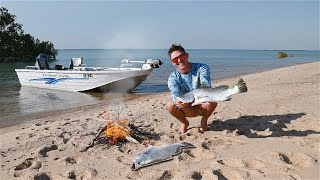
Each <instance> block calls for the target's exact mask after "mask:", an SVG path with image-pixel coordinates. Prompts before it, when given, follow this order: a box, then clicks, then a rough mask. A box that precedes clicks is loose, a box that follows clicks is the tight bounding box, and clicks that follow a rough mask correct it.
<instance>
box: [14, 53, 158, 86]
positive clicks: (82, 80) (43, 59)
mask: <svg viewBox="0 0 320 180" xmlns="http://www.w3.org/2000/svg"><path fill="white" fill-rule="evenodd" d="M134 64H140V66H139V67H136V66H134ZM160 65H162V62H161V61H160V60H159V59H156V60H154V59H147V60H145V61H134V60H129V59H124V60H122V64H121V65H120V67H117V68H107V67H87V66H86V65H85V64H83V58H71V62H70V66H69V67H63V66H61V65H55V67H54V68H52V69H51V68H50V67H49V63H48V56H47V55H46V54H40V55H39V56H38V57H37V58H36V63H35V66H26V68H25V69H15V71H16V73H17V76H18V78H19V82H20V84H21V86H29V87H37V88H45V89H54V90H65V91H78V92H82V91H91V90H93V91H103V92H109V91H121V92H124V91H125V92H130V91H132V90H133V89H134V88H136V87H137V86H138V85H139V84H140V83H142V82H143V81H144V80H145V79H146V78H147V76H148V75H149V74H150V73H151V72H152V70H153V69H154V68H159V66H160Z"/></svg>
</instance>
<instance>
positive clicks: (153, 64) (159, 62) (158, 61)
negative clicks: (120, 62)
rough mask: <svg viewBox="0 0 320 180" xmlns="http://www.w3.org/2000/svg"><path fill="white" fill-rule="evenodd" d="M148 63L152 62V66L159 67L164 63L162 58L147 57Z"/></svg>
mask: <svg viewBox="0 0 320 180" xmlns="http://www.w3.org/2000/svg"><path fill="white" fill-rule="evenodd" d="M146 64H150V66H151V67H152V68H159V66H161V65H162V64H163V63H162V61H160V59H155V60H154V59H147V61H146Z"/></svg>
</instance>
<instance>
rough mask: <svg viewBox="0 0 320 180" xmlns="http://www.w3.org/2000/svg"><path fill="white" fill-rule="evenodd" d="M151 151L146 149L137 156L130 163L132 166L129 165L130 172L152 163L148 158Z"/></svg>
mask: <svg viewBox="0 0 320 180" xmlns="http://www.w3.org/2000/svg"><path fill="white" fill-rule="evenodd" d="M151 149H152V148H151V147H150V148H147V149H145V150H144V151H142V152H141V153H139V154H138V156H137V157H136V158H135V159H134V160H133V162H132V165H131V169H132V170H135V171H136V170H138V169H140V168H142V167H144V166H147V165H149V164H150V163H151V162H152V159H151V158H150V156H149V154H150V151H151Z"/></svg>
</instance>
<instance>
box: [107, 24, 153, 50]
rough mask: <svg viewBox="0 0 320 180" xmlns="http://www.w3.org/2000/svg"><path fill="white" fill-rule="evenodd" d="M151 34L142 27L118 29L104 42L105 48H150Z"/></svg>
mask: <svg viewBox="0 0 320 180" xmlns="http://www.w3.org/2000/svg"><path fill="white" fill-rule="evenodd" d="M150 36H151V34H150V33H149V32H148V31H147V30H145V29H142V28H128V29H126V30H125V31H121V30H120V31H118V32H116V33H115V34H113V36H112V37H111V38H110V39H107V40H106V41H105V42H104V45H103V46H104V48H105V49H150V48H151V45H152V43H151V42H150V41H149V39H151V38H148V37H150Z"/></svg>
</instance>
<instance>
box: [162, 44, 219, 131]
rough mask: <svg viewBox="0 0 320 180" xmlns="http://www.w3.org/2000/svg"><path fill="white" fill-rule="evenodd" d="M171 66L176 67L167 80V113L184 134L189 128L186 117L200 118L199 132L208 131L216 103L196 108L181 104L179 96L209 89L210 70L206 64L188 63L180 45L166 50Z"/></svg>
mask: <svg viewBox="0 0 320 180" xmlns="http://www.w3.org/2000/svg"><path fill="white" fill-rule="evenodd" d="M168 56H169V57H170V59H171V64H172V65H174V66H175V67H176V70H175V71H174V72H172V73H171V74H170V76H169V78H168V87H169V90H170V92H171V99H172V101H169V102H168V104H167V109H168V111H169V113H170V114H171V115H172V116H174V117H175V118H177V119H178V120H179V121H180V122H181V128H180V131H181V132H182V133H185V132H186V131H187V128H188V126H189V121H188V120H187V118H186V117H196V116H202V119H201V124H200V131H201V132H205V131H207V130H208V124H207V121H208V118H209V117H210V116H211V114H212V112H213V111H214V109H215V108H216V107H217V103H212V102H207V103H202V104H200V105H197V106H191V103H183V102H182V101H180V100H179V98H177V97H179V96H182V95H184V94H185V93H187V92H189V91H192V90H194V89H197V88H200V87H211V78H210V69H209V67H208V66H207V65H206V64H201V63H190V62H189V60H188V58H189V54H188V53H186V51H185V50H184V48H183V47H182V46H181V45H176V44H173V45H172V46H171V48H170V49H169V50H168Z"/></svg>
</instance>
